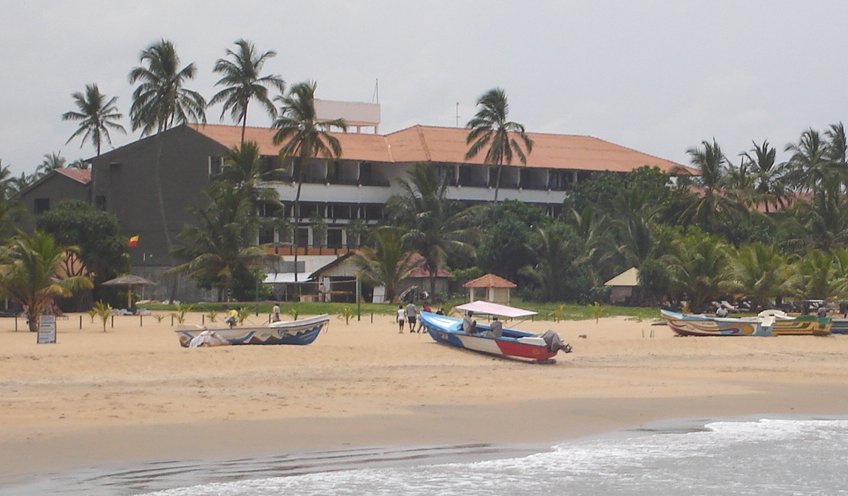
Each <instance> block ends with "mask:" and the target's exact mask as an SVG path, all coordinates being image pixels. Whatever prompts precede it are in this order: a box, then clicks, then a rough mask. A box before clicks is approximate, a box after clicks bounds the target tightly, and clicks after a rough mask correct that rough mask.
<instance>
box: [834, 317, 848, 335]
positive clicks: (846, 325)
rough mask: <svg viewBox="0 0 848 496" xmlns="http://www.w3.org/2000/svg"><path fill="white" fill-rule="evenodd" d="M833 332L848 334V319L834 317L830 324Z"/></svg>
mask: <svg viewBox="0 0 848 496" xmlns="http://www.w3.org/2000/svg"><path fill="white" fill-rule="evenodd" d="M830 333H831V334H848V319H833V324H832V325H831V326H830Z"/></svg>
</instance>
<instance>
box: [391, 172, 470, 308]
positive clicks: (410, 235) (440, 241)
mask: <svg viewBox="0 0 848 496" xmlns="http://www.w3.org/2000/svg"><path fill="white" fill-rule="evenodd" d="M400 184H401V187H402V188H403V190H404V194H403V195H398V196H393V197H391V198H389V201H388V202H387V203H386V210H387V211H388V212H390V215H391V216H392V217H393V218H394V220H395V221H397V222H399V223H400V224H401V225H403V226H404V227H406V228H407V229H408V230H407V232H406V234H404V236H403V241H404V244H405V246H406V247H408V248H409V249H411V250H415V251H417V252H418V253H419V254H420V255H421V256H422V257H424V267H425V268H426V269H427V271H428V272H429V278H430V294H432V295H435V294H436V274H437V273H438V271H439V269H441V268H443V267H444V266H445V263H446V262H447V258H448V256H450V255H465V256H469V257H471V256H473V255H474V247H473V245H472V242H473V241H475V240H476V239H477V238H478V237H479V233H478V231H477V229H475V228H474V227H469V226H471V225H472V222H471V221H472V220H473V216H474V215H476V213H477V211H478V210H479V209H474V208H470V209H465V208H464V207H462V206H461V205H459V204H458V203H456V202H452V201H450V200H448V199H447V198H446V193H447V185H448V183H447V177H439V173H438V171H437V170H436V167H434V166H433V164H430V163H418V164H415V166H413V168H412V170H410V171H409V179H408V180H406V179H402V180H401V181H400Z"/></svg>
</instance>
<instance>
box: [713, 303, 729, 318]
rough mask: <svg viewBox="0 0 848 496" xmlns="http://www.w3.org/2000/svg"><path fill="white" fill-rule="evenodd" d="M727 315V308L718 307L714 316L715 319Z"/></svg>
mask: <svg viewBox="0 0 848 496" xmlns="http://www.w3.org/2000/svg"><path fill="white" fill-rule="evenodd" d="M727 313H728V312H727V307H725V306H724V305H721V306H719V307H718V310H716V312H715V315H716V317H727Z"/></svg>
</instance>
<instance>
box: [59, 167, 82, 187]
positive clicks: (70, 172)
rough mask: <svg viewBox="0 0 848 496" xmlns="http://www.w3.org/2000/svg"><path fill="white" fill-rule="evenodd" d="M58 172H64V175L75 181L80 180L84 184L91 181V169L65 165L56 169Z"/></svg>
mask: <svg viewBox="0 0 848 496" xmlns="http://www.w3.org/2000/svg"><path fill="white" fill-rule="evenodd" d="M54 170H55V171H56V172H57V173H59V174H62V175H63V176H67V177H69V178H71V179H73V180H74V181H77V182H80V183H82V184H88V183H90V182H91V170H89V169H85V170H83V169H74V168H72V167H64V168H61V169H54Z"/></svg>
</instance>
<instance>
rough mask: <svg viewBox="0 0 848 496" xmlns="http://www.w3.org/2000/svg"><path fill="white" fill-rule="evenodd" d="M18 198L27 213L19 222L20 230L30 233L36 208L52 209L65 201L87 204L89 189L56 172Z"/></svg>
mask: <svg viewBox="0 0 848 496" xmlns="http://www.w3.org/2000/svg"><path fill="white" fill-rule="evenodd" d="M20 198H21V203H23V205H24V207H25V208H26V211H27V215H25V216H24V218H23V219H22V220H21V229H23V230H24V231H27V232H31V231H32V230H33V229H35V216H36V215H37V214H38V213H39V212H37V207H38V206H40V207H42V208H43V207H44V206H46V207H47V208H48V209H52V208H56V205H58V204H59V203H61V202H63V201H65V200H80V201H84V202H86V203H88V202H89V188H88V185H87V184H83V183H81V182H79V181H77V180H75V179H71V178H70V177H68V176H65V175H62V174H60V173H58V172H51V173H50V174H49V175H48V176H46V177H44V178H43V179H42V180H40V181H38V182H37V183H35V184H34V185H32V186H31V187H30V188H28V189H26V190H24V191H23V192H22V193H21V196H20Z"/></svg>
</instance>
